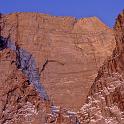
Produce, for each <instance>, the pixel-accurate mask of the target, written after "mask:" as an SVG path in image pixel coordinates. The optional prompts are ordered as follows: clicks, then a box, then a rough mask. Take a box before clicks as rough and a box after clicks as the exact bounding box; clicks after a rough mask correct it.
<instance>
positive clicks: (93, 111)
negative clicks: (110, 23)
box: [78, 11, 124, 124]
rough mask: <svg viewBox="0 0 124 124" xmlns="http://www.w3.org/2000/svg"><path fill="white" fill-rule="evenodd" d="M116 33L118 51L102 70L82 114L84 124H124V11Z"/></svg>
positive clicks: (117, 21) (81, 121) (116, 25)
mask: <svg viewBox="0 0 124 124" xmlns="http://www.w3.org/2000/svg"><path fill="white" fill-rule="evenodd" d="M114 30H115V39H116V47H115V49H114V51H113V54H112V56H111V57H109V58H108V59H107V60H106V61H105V62H104V64H103V66H102V67H101V68H100V70H99V72H98V76H97V78H96V80H95V82H94V83H93V85H92V87H91V89H90V92H89V95H88V97H87V102H86V104H84V105H83V107H82V108H81V110H80V112H79V114H78V116H79V121H80V123H81V124H124V11H123V12H122V13H121V14H120V15H119V16H118V18H117V20H116V24H115V27H114Z"/></svg>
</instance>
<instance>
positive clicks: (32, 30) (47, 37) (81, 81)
mask: <svg viewBox="0 0 124 124" xmlns="http://www.w3.org/2000/svg"><path fill="white" fill-rule="evenodd" d="M1 29H3V30H2V31H1V36H3V37H5V38H9V39H10V40H11V41H13V43H15V44H17V45H18V47H20V48H22V49H24V50H26V51H27V52H29V53H30V55H32V57H33V58H35V61H36V68H37V71H38V74H39V76H40V80H41V81H40V82H42V85H43V86H44V87H45V89H46V91H47V94H48V96H49V97H50V99H52V101H53V102H54V103H55V104H56V105H59V106H62V107H66V108H69V109H71V110H78V109H79V108H80V107H81V105H82V103H84V102H85V100H86V96H87V95H88V92H89V89H90V87H91V85H92V82H93V81H94V79H95V77H96V76H97V71H98V69H99V67H100V66H101V65H102V63H103V61H104V60H105V59H106V58H107V57H108V56H110V55H111V52H112V50H113V48H114V46H115V39H114V34H113V31H112V30H111V29H109V28H108V27H107V26H106V25H104V24H103V23H102V22H101V21H100V20H99V19H98V18H96V17H91V18H83V19H80V20H77V19H75V18H72V17H55V16H48V15H44V14H36V13H15V14H9V15H2V16H1ZM26 74H27V73H26ZM5 77H6V76H3V78H5ZM33 82H34V80H33ZM77 101H78V102H77Z"/></svg>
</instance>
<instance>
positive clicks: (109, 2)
mask: <svg viewBox="0 0 124 124" xmlns="http://www.w3.org/2000/svg"><path fill="white" fill-rule="evenodd" d="M122 9H124V0H0V12H1V13H12V12H40V13H47V14H50V15H55V16H74V17H76V18H82V17H90V16H97V17H99V18H100V19H101V20H102V21H103V22H104V23H106V24H107V25H108V26H110V27H112V26H113V25H114V22H115V18H116V17H117V15H118V14H119V13H120V12H121V10H122Z"/></svg>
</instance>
